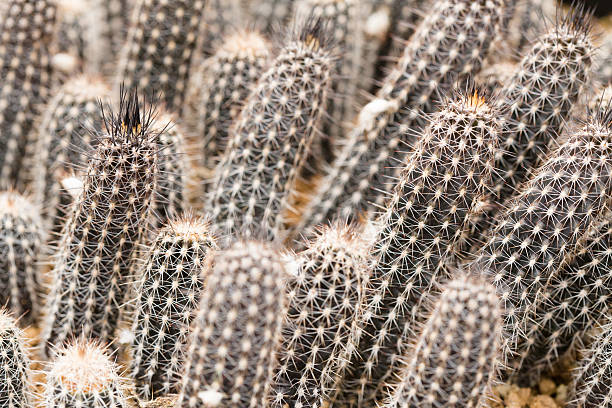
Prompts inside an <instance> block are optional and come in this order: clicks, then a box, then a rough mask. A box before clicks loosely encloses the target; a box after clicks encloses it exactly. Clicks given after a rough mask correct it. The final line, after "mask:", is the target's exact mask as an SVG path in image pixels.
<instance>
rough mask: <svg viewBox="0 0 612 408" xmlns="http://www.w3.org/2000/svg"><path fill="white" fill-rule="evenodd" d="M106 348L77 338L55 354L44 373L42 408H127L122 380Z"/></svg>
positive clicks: (124, 385)
mask: <svg viewBox="0 0 612 408" xmlns="http://www.w3.org/2000/svg"><path fill="white" fill-rule="evenodd" d="M107 351H108V350H106V349H104V348H103V347H101V346H100V345H98V344H97V343H95V342H92V341H90V340H83V339H79V340H77V341H74V342H73V343H71V344H68V345H66V346H64V347H62V348H60V349H59V350H58V351H57V355H56V357H55V360H54V361H53V362H52V363H51V364H50V366H49V369H48V370H47V372H46V378H47V379H46V383H45V387H44V393H43V398H42V400H43V406H45V407H65V408H81V407H83V408H128V407H130V406H131V405H129V404H128V400H127V398H126V396H125V394H124V392H125V389H126V384H125V380H124V379H123V378H121V376H120V375H119V373H118V370H119V368H118V367H117V365H116V364H115V363H114V362H113V360H112V359H111V358H110V356H109V355H108V354H107Z"/></svg>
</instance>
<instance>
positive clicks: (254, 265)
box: [177, 242, 287, 408]
mask: <svg viewBox="0 0 612 408" xmlns="http://www.w3.org/2000/svg"><path fill="white" fill-rule="evenodd" d="M279 258H280V255H279V253H278V252H277V251H275V250H272V249H270V248H268V247H267V246H265V245H263V244H260V243H256V242H245V243H237V244H234V245H233V246H232V247H230V249H228V250H226V251H224V252H221V253H219V254H217V255H216V256H215V259H214V267H213V269H212V271H210V274H209V276H208V279H207V283H206V285H207V290H205V291H204V292H203V293H202V301H201V305H200V309H199V312H198V316H197V318H196V319H195V321H194V329H193V332H192V334H191V342H190V346H189V351H188V356H187V363H186V370H185V371H184V377H183V384H182V389H181V393H180V396H179V402H178V404H177V406H178V407H183V408H187V407H189V408H194V407H202V408H204V407H210V406H217V405H218V406H222V407H224V408H246V407H250V408H255V407H262V406H266V405H265V401H267V393H268V392H269V385H268V384H269V381H270V380H271V377H272V375H273V370H274V365H275V354H276V350H277V348H278V344H279V343H280V337H281V325H282V322H283V319H284V318H285V314H286V299H285V279H286V278H287V276H286V275H285V268H284V265H282V264H281V263H280V261H279Z"/></svg>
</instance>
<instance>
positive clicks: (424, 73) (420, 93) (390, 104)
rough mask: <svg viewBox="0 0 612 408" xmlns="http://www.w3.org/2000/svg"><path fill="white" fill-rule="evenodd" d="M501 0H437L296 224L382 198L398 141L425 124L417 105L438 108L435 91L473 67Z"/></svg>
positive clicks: (363, 207) (493, 28) (350, 212)
mask: <svg viewBox="0 0 612 408" xmlns="http://www.w3.org/2000/svg"><path fill="white" fill-rule="evenodd" d="M505 7H506V2H505V1H504V0H494V1H490V0H478V1H466V0H443V1H439V2H436V3H435V5H434V6H433V9H432V10H431V12H430V13H429V14H428V16H427V17H426V18H425V20H424V21H423V22H422V24H420V25H419V27H418V29H417V31H416V32H415V33H414V35H413V36H412V37H411V40H410V42H409V43H408V44H407V45H406V48H405V51H404V55H403V57H402V58H401V60H400V61H399V63H398V65H397V66H396V68H395V69H394V71H393V72H392V73H391V74H390V75H389V77H388V78H387V80H386V81H385V83H384V85H383V87H382V89H381V90H380V91H379V92H378V94H377V97H376V99H375V100H373V101H372V102H370V103H369V104H368V105H366V106H365V107H364V108H363V109H362V110H361V112H360V114H359V117H358V124H357V125H356V127H355V128H354V129H353V130H352V131H351V132H350V134H349V136H348V139H349V140H348V141H347V144H346V145H345V146H344V148H343V149H342V150H341V152H339V154H338V157H337V159H336V160H335V162H334V163H333V165H332V168H331V169H330V171H329V172H328V174H327V175H326V176H325V177H324V178H323V180H322V181H321V183H320V185H319V188H318V191H316V192H315V193H314V196H313V198H312V200H311V202H310V204H309V205H308V206H307V207H306V208H305V210H304V213H303V216H302V222H301V223H300V224H299V225H298V226H297V228H296V230H304V229H305V228H307V227H308V226H310V225H317V224H319V223H321V222H323V221H325V219H330V218H334V216H335V215H340V216H341V217H343V218H353V217H356V216H358V215H361V214H363V213H364V212H365V213H366V214H365V215H366V216H367V215H368V213H369V212H370V211H371V210H373V209H374V208H376V206H377V205H381V204H382V203H383V202H384V200H385V199H386V198H387V196H388V193H386V191H387V190H390V189H391V188H392V185H393V183H391V178H390V177H391V176H394V175H396V173H397V170H396V169H397V167H398V163H401V161H402V159H403V158H404V157H405V152H406V150H407V149H406V147H405V146H404V144H405V143H409V144H411V143H412V142H414V140H415V139H416V137H415V134H416V133H418V132H416V129H418V128H421V127H422V126H424V125H425V123H424V122H425V120H424V116H423V115H421V112H423V111H424V112H426V113H431V112H434V111H435V110H436V109H437V98H438V97H439V95H443V94H445V93H446V92H447V91H449V90H450V89H452V88H453V87H454V86H455V84H456V83H457V81H461V80H462V79H463V78H464V77H465V76H467V75H470V74H475V73H477V72H478V71H479V70H480V67H481V65H482V62H483V60H484V59H485V58H486V56H487V54H488V52H489V49H490V45H491V43H492V41H493V40H494V39H495V38H496V37H497V36H498V35H499V31H500V27H501V22H502V18H503V15H504V12H505V11H504V10H505Z"/></svg>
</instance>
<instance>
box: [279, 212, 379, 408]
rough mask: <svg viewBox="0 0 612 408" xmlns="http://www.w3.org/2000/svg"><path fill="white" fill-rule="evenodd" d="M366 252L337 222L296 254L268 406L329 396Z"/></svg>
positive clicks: (314, 402)
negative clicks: (294, 274)
mask: <svg viewBox="0 0 612 408" xmlns="http://www.w3.org/2000/svg"><path fill="white" fill-rule="evenodd" d="M367 253H368V244H367V243H366V242H364V240H363V238H362V237H361V236H360V235H359V231H356V230H353V229H352V228H351V227H349V226H346V225H341V224H338V225H333V226H331V227H326V228H324V229H323V230H322V231H321V232H320V235H319V236H318V237H316V238H315V239H314V240H313V241H312V242H311V243H310V245H309V246H308V248H307V249H306V250H305V251H304V252H302V253H301V254H300V256H299V258H298V265H299V266H298V274H297V276H296V277H295V278H293V279H291V280H290V281H289V283H288V287H289V288H288V292H289V294H290V295H289V311H288V314H287V316H288V318H287V322H286V323H285V325H284V328H283V344H282V347H281V354H280V369H279V372H278V373H277V375H276V378H275V383H274V387H273V393H274V394H273V395H272V397H274V406H278V407H283V406H287V405H288V406H290V407H321V406H322V404H323V401H329V400H330V399H331V397H332V396H333V394H334V389H335V385H336V382H337V381H338V379H339V378H341V377H342V375H343V373H344V370H345V368H346V361H345V360H344V359H343V356H344V354H345V349H346V347H347V344H348V343H349V341H350V335H351V324H352V322H353V321H354V319H355V317H356V314H357V311H358V306H359V304H360V303H361V300H362V295H363V293H362V286H363V284H364V282H365V280H366V277H367V273H368V272H369V270H368V267H369V263H368V259H367Z"/></svg>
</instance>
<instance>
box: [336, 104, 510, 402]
mask: <svg viewBox="0 0 612 408" xmlns="http://www.w3.org/2000/svg"><path fill="white" fill-rule="evenodd" d="M498 117H499V112H498V110H497V109H495V108H494V107H492V106H491V104H490V103H488V102H487V101H486V100H485V99H484V98H482V97H480V96H479V95H478V94H477V93H476V94H474V93H472V94H469V95H459V96H458V97H457V98H456V99H454V100H450V99H449V100H446V101H445V102H444V103H443V104H442V106H441V110H440V111H439V112H438V113H435V114H433V115H432V117H431V123H430V125H429V127H427V128H426V129H425V130H424V131H423V133H422V135H421V136H420V138H419V142H418V143H417V144H416V146H415V147H414V150H413V151H412V152H411V153H410V154H409V155H408V156H407V157H406V160H405V162H404V164H403V167H402V171H401V173H400V176H399V179H398V183H397V186H396V187H395V190H394V192H393V195H392V196H391V198H390V199H389V201H388V202H387V207H386V210H385V212H384V213H383V214H382V215H381V217H380V219H379V220H378V222H379V223H380V225H381V227H380V230H379V232H378V236H377V238H376V240H375V241H374V242H375V247H374V250H373V256H374V262H375V266H374V268H373V270H372V273H371V276H370V278H369V283H368V287H367V289H366V297H365V300H364V305H365V306H364V309H363V310H362V312H361V314H360V316H359V318H358V319H359V322H358V324H359V325H360V327H359V330H358V332H357V336H356V337H357V338H358V340H359V345H358V352H357V353H355V355H353V356H352V361H351V366H352V367H351V370H350V373H349V374H347V376H346V378H345V383H344V384H343V385H342V387H341V389H342V390H341V391H342V393H341V395H339V396H338V397H337V398H338V399H339V400H340V401H343V402H344V401H352V403H355V404H357V405H356V406H369V405H371V404H373V403H375V402H376V401H381V399H382V398H383V397H384V396H385V394H386V392H387V391H386V389H387V387H388V385H389V382H393V380H392V379H393V378H397V376H398V375H399V372H400V369H401V360H402V359H401V358H399V357H400V356H401V355H402V354H403V353H404V351H405V349H406V347H407V345H408V344H410V343H411V342H412V340H413V337H414V335H415V332H416V330H417V327H418V323H419V322H420V321H421V320H422V319H423V316H422V314H421V312H420V307H421V305H422V304H423V300H424V299H425V298H426V297H427V296H430V295H431V294H432V293H433V292H435V291H436V290H437V288H438V286H439V282H440V281H441V280H444V279H445V278H446V276H447V274H448V271H447V269H446V268H445V264H446V263H447V261H448V260H449V259H450V257H451V256H452V252H453V248H454V246H455V244H456V242H457V240H458V239H459V237H460V236H461V232H462V229H463V228H464V227H465V225H466V223H467V220H468V217H469V215H470V213H471V211H473V210H474V208H475V207H476V206H477V204H478V202H479V200H480V197H481V196H482V195H483V194H484V192H485V190H486V189H487V188H488V187H489V185H490V179H491V171H492V165H493V160H494V155H495V153H496V149H497V141H498V138H499V135H500V132H501V124H500V122H499V120H498Z"/></svg>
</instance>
